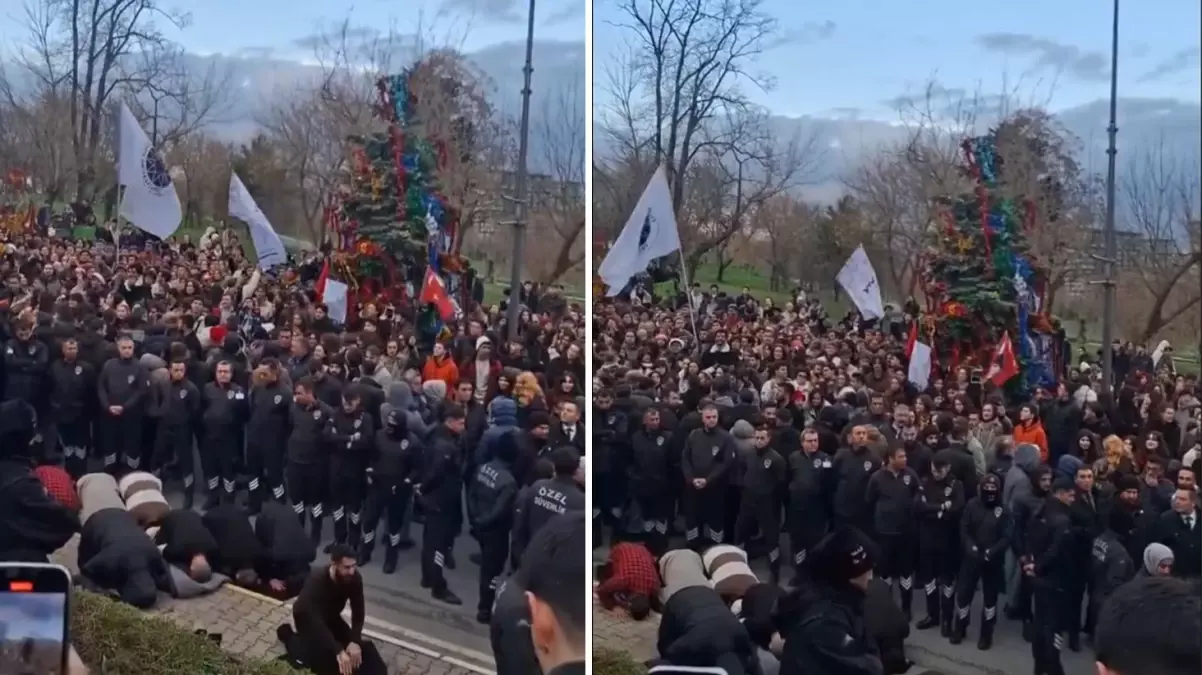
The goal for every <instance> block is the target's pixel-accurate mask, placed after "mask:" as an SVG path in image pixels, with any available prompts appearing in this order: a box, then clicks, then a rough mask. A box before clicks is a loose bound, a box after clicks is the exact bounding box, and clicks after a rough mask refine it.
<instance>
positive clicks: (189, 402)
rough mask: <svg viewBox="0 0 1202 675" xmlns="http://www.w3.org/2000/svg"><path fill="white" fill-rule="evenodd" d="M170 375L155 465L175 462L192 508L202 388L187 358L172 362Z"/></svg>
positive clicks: (157, 434) (186, 502)
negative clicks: (190, 374)
mask: <svg viewBox="0 0 1202 675" xmlns="http://www.w3.org/2000/svg"><path fill="white" fill-rule="evenodd" d="M168 376H169V377H170V381H169V382H168V384H167V400H165V401H163V416H162V417H160V418H159V423H158V425H157V426H156V427H155V441H154V465H155V466H158V467H163V466H167V464H169V463H171V462H174V463H175V466H176V469H177V470H178V471H179V475H180V478H181V480H183V483H184V508H185V509H190V508H192V499H193V495H194V493H195V484H196V468H195V467H194V466H193V459H192V443H193V442H194V440H195V437H196V422H197V419H198V418H199V415H200V390H199V389H197V388H196V385H195V384H192V381H191V380H189V379H188V364H187V362H186V361H182V360H177V361H172V362H171V366H170V369H169V370H168Z"/></svg>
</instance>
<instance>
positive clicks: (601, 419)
mask: <svg viewBox="0 0 1202 675" xmlns="http://www.w3.org/2000/svg"><path fill="white" fill-rule="evenodd" d="M593 403H594V404H596V406H597V410H596V411H595V412H594V413H593V416H592V419H590V420H589V423H590V425H591V426H592V427H593V452H592V460H591V462H592V474H593V513H592V520H593V547H594V548H596V547H599V546H602V545H604V543H605V526H606V525H609V526H611V527H612V528H614V531H615V532H616V531H617V529H618V528H619V527H620V526H621V523H620V522H619V521H620V520H621V519H620V518H619V516H620V515H621V508H622V501H623V494H622V492H623V490H622V488H623V482H624V480H623V478H624V476H622V472H623V471H625V469H626V465H627V461H626V456H627V454H628V450H629V447H630V446H629V444H630V421H629V420H628V419H627V417H626V413H624V412H622V411H621V410H619V409H618V408H617V407H615V406H614V395H613V392H612V391H610V390H608V389H602V390H601V391H598V392H597V394H596V396H594V397H593Z"/></svg>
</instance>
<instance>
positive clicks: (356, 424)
mask: <svg viewBox="0 0 1202 675" xmlns="http://www.w3.org/2000/svg"><path fill="white" fill-rule="evenodd" d="M361 386H362V385H358V384H352V385H350V386H348V387H347V388H346V389H345V390H343V393H342V406H341V408H339V409H338V410H335V411H334V421H333V423H332V424H330V425H329V426H327V427H326V432H327V436H326V442H327V446H326V447H328V448H329V450H330V465H329V466H330V481H331V482H330V499H329V502H328V503H327V504H326V508H327V509H329V511H330V516H331V517H332V518H333V519H334V542H333V544H349V545H350V547H351V548H353V549H356V550H358V548H359V544H360V537H361V529H360V523H361V522H362V514H363V497H364V492H365V491H366V490H365V488H366V482H367V480H366V476H367V467H368V466H369V465H370V463H371V455H372V454H373V452H374V450H375V445H376V430H375V428H374V427H373V423H372V419H371V415H370V414H369V413H368V412H367V411H365V410H363V407H362V405H361V404H362V401H363V397H362V394H361V392H360V391H359V388H360V387H361ZM333 544H331V547H332V546H333ZM326 552H327V553H329V551H328V550H327V551H326Z"/></svg>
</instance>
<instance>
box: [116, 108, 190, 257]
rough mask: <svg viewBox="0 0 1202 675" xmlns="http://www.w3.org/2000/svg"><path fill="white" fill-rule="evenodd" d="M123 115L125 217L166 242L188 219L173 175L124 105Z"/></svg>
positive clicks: (120, 155)
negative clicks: (185, 219) (184, 219)
mask: <svg viewBox="0 0 1202 675" xmlns="http://www.w3.org/2000/svg"><path fill="white" fill-rule="evenodd" d="M119 114H120V115H121V120H120V124H118V125H117V134H118V136H117V140H118V152H117V181H118V182H119V183H120V184H121V185H123V186H125V194H124V196H122V198H121V215H122V216H125V218H126V220H128V221H129V222H130V223H131V224H133V226H134V227H136V228H138V229H139V230H142V231H143V232H149V233H151V234H153V235H155V236H156V237H159V238H160V239H166V238H167V237H170V236H171V235H173V234H175V231H176V230H178V229H179V224H180V221H181V220H183V218H184V212H183V209H181V208H180V205H179V195H178V194H176V192H175V184H174V183H172V182H171V172H170V171H168V170H167V165H166V163H164V162H163V158H162V156H161V155H159V153H158V151H156V150H155V149H154V146H152V145H151V144H150V139H149V138H148V137H147V136H146V132H145V131H142V127H140V126H138V120H137V118H135V117H134V114H133V113H132V112H130V111H129V108H128V107H127V106H126V105H125V104H124V103H122V104H121V111H120V113H119Z"/></svg>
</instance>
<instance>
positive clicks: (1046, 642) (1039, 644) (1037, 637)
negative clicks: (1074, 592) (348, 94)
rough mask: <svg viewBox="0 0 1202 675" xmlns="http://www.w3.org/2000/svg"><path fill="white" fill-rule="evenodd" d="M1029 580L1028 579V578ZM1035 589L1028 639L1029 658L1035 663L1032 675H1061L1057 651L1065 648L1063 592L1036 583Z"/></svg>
mask: <svg viewBox="0 0 1202 675" xmlns="http://www.w3.org/2000/svg"><path fill="white" fill-rule="evenodd" d="M1028 578H1029V577H1028ZM1032 585H1033V586H1034V593H1033V598H1032V600H1033V603H1032V605H1033V609H1034V615H1035V616H1034V619H1033V620H1032V622H1031V623H1032V628H1033V629H1034V634H1033V635H1032V636H1031V656H1032V657H1033V658H1034V660H1035V672H1037V673H1044V674H1045V675H1064V665H1063V664H1062V663H1061V662H1060V650H1061V649H1063V647H1064V636H1063V634H1062V630H1063V617H1062V616H1061V613H1062V611H1063V608H1064V605H1065V593H1064V591H1061V590H1059V589H1054V588H1047V587H1042V586H1041V585H1040V583H1039V582H1038V581H1034V582H1033V583H1032Z"/></svg>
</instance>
